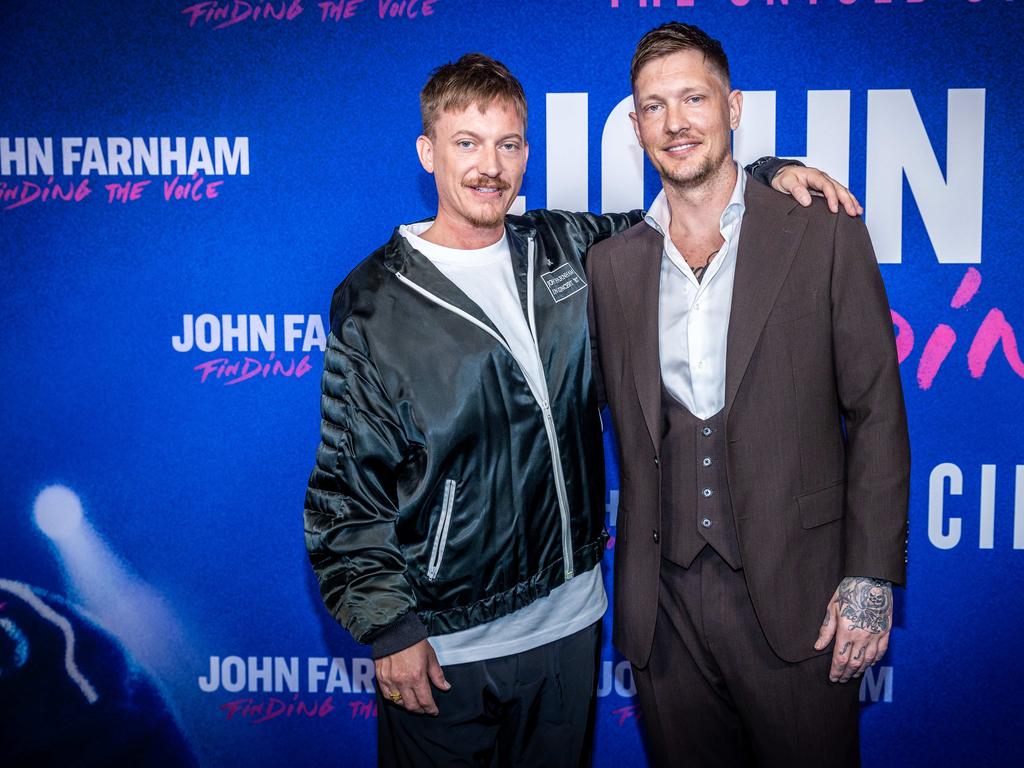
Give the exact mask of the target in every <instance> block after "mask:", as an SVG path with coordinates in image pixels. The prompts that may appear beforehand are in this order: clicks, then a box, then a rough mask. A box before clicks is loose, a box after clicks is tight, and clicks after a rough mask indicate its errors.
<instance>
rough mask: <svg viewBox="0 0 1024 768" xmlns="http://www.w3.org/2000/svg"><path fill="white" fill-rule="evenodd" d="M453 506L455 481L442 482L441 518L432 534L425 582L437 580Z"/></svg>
mask: <svg viewBox="0 0 1024 768" xmlns="http://www.w3.org/2000/svg"><path fill="white" fill-rule="evenodd" d="M453 506H455V481H454V480H445V481H444V498H443V499H442V501H441V517H440V519H439V520H438V521H437V533H435V534H434V547H433V549H431V550H430V562H429V563H428V565H427V580H428V581H433V580H434V579H436V578H437V572H438V571H439V570H441V559H442V558H443V557H444V546H445V544H447V543H448V526H449V525H451V522H452V507H453Z"/></svg>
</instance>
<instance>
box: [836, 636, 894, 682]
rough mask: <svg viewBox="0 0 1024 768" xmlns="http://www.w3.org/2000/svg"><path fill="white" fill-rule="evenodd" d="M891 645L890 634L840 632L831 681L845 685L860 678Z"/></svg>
mask: <svg viewBox="0 0 1024 768" xmlns="http://www.w3.org/2000/svg"><path fill="white" fill-rule="evenodd" d="M888 645H889V634H888V633H887V632H886V633H884V634H881V633H879V634H873V633H871V632H866V631H864V630H860V629H855V630H849V631H843V630H840V632H839V633H838V639H837V640H836V647H835V650H834V651H833V652H832V668H831V669H830V670H829V680H830V681H832V682H833V683H845V682H847V681H848V680H850V679H854V678H859V677H860V676H861V675H863V674H864V673H865V672H866V671H867V670H868V668H869V667H871V665H873V664H874V663H875V662H876V661H878V660H879V659H881V658H882V656H883V655H884V654H885V650H886V649H887V648H888Z"/></svg>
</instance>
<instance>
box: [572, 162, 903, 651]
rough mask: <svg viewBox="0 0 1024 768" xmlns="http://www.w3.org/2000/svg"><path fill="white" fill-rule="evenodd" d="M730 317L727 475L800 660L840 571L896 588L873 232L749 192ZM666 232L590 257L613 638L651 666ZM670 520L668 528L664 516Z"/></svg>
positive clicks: (893, 437) (749, 548)
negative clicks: (609, 444)
mask: <svg viewBox="0 0 1024 768" xmlns="http://www.w3.org/2000/svg"><path fill="white" fill-rule="evenodd" d="M745 203H746V213H745V215H744V218H743V225H742V230H741V233H740V242H739V250H738V255H737V264H736V276H735V284H734V288H733V297H732V310H731V317H730V321H729V334H728V352H727V359H726V381H725V390H726V394H725V417H726V440H727V446H728V450H727V471H728V476H729V484H730V491H731V494H732V504H733V512H734V515H735V519H736V530H737V533H738V536H739V542H740V551H741V553H742V557H743V568H744V572H745V575H746V580H747V585H748V588H749V590H750V596H751V600H752V601H753V604H754V608H755V610H756V612H757V617H758V620H759V621H760V624H761V626H762V628H763V630H764V633H765V636H766V637H767V639H768V642H769V643H770V644H771V647H772V649H773V650H774V651H775V653H776V654H777V655H779V656H780V657H781V658H783V659H785V660H787V661H799V660H802V659H806V658H809V657H811V656H813V655H815V654H816V652H815V650H814V648H813V645H814V642H815V640H816V638H817V635H818V629H819V627H820V625H821V618H822V615H823V614H824V610H825V606H826V605H827V603H828V600H829V598H830V597H831V596H832V593H833V591H834V590H835V588H836V587H837V586H838V584H839V582H840V581H841V580H842V579H843V577H844V576H870V577H874V578H879V579H887V580H889V581H892V582H894V583H897V584H901V583H903V579H904V574H905V562H906V530H907V499H908V493H909V474H910V450H909V441H908V437H907V422H906V413H905V411H904V407H903V392H902V389H901V386H900V374H899V365H898V362H897V359H896V349H895V342H894V338H893V327H892V321H891V318H890V314H889V304H888V301H887V299H886V296H885V289H884V287H883V285H882V279H881V275H880V274H879V271H878V265H877V262H876V261H875V257H874V252H873V250H872V248H871V242H870V240H869V238H868V233H867V229H866V227H865V226H864V223H863V221H861V220H860V219H852V218H849V217H847V216H846V215H844V214H839V215H833V214H831V213H829V211H828V209H827V207H826V206H825V205H824V204H823V203H821V202H820V201H817V200H816V202H815V204H814V205H812V206H811V207H810V208H803V207H801V206H800V205H798V204H797V203H796V202H794V201H793V199H792V198H791V197H788V196H786V195H782V194H780V193H778V192H775V191H774V190H772V189H770V188H769V187H766V186H763V185H761V184H756V183H752V182H750V181H749V179H748V183H747V185H746V195H745ZM661 257H662V237H661V235H660V234H658V233H657V232H656V231H655V230H654V229H652V228H651V227H650V226H649V225H647V224H645V223H641V224H638V225H636V226H634V227H632V228H631V229H629V230H627V231H626V232H624V233H622V234H620V235H618V236H615V237H613V238H611V239H609V240H605V241H604V242H602V243H600V244H599V245H596V246H594V248H592V249H591V251H590V256H589V259H588V264H587V272H588V274H589V282H590V329H591V345H592V349H593V353H594V377H595V380H596V382H597V385H598V389H599V395H600V397H601V401H602V402H605V401H607V403H608V404H609V406H610V409H611V414H612V420H613V422H614V425H615V431H616V434H617V437H618V442H619V451H620V456H621V485H622V487H621V491H620V496H619V512H618V526H617V539H616V546H615V616H614V638H613V639H614V642H615V644H616V645H617V646H618V648H619V650H621V651H622V653H623V654H625V656H626V657H627V658H628V659H629V660H630V661H631V662H633V663H634V664H636V665H637V666H640V667H643V666H645V665H646V663H647V659H648V657H649V656H650V651H651V643H652V640H653V637H654V623H655V618H656V616H657V607H658V590H659V568H660V560H661V558H660V543H659V541H660V536H659V535H658V532H659V531H660V530H661V529H662V528H663V527H665V526H667V525H671V524H672V522H673V521H671V520H669V519H663V518H662V513H661V503H660V498H659V496H660V487H661V482H660V472H661V466H660V462H659V450H660V434H661V429H660V420H661V369H660V362H659V357H658V288H659V266H660V263H661ZM676 524H679V521H677V522H676Z"/></svg>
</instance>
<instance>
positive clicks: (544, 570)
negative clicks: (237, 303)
mask: <svg viewBox="0 0 1024 768" xmlns="http://www.w3.org/2000/svg"><path fill="white" fill-rule="evenodd" d="M784 164H786V163H785V162H784V161H777V160H775V159H774V158H770V159H764V160H763V161H758V162H757V163H755V164H752V165H751V166H748V170H749V171H751V172H752V173H753V174H754V177H755V178H756V179H758V180H759V181H762V182H764V183H767V182H768V181H770V179H771V178H772V176H773V175H774V174H775V173H776V171H777V170H778V169H779V168H780V167H782V165H784ZM641 219H642V213H641V212H640V211H633V212H631V213H628V214H606V215H602V216H598V215H594V214H589V213H566V212H564V211H544V210H540V211H531V212H528V213H526V214H525V215H523V216H508V217H506V234H507V237H508V240H509V245H510V250H511V255H512V262H513V272H514V275H515V278H516V284H517V287H518V289H519V297H520V301H521V302H522V304H523V311H524V313H525V314H526V316H527V319H528V321H529V324H530V328H531V331H532V332H533V335H534V338H535V341H536V343H537V347H538V350H539V353H540V359H541V362H542V365H543V369H544V375H545V381H544V382H531V381H528V380H527V378H526V376H525V375H524V373H523V371H522V369H521V368H520V367H519V365H518V364H517V363H516V361H515V359H514V358H513V357H512V355H511V353H510V352H509V351H508V349H507V347H506V346H505V343H504V340H503V339H502V338H501V334H500V332H499V331H498V330H497V329H496V328H495V327H494V325H493V324H492V323H491V322H490V320H489V319H488V318H487V316H486V315H485V314H484V313H483V312H482V311H481V310H480V309H479V308H478V307H477V306H476V305H475V304H474V303H473V302H472V301H471V300H470V299H469V298H468V297H467V296H466V295H465V294H463V293H462V292H461V291H460V290H459V289H458V288H457V287H456V286H455V285H454V284H453V283H452V282H451V281H450V280H448V278H446V277H445V276H444V275H443V274H442V273H441V272H440V271H439V270H438V269H437V268H436V267H435V266H434V265H433V264H432V263H431V262H430V261H429V260H428V259H427V258H426V257H425V256H423V254H421V253H419V252H418V251H416V250H414V249H413V248H412V247H411V246H410V245H409V244H408V241H406V240H405V238H403V237H402V236H401V235H400V234H399V233H398V230H397V229H396V230H395V232H394V234H393V235H392V237H391V240H390V241H389V242H388V243H387V244H385V245H384V246H383V247H381V248H379V249H378V250H376V251H375V252H374V253H372V254H371V255H370V256H369V257H368V258H367V259H365V260H364V261H363V262H361V263H360V264H359V265H358V266H357V267H356V268H355V269H354V270H353V271H352V272H351V274H350V275H349V276H348V277H347V278H346V279H345V281H344V282H343V283H342V284H341V285H340V286H338V288H337V289H336V290H335V292H334V297H333V300H332V302H331V315H330V326H331V329H330V334H329V336H328V340H327V349H326V352H325V355H324V373H323V378H322V382H321V388H322V397H321V406H320V410H321V428H320V435H321V440H320V445H319V448H318V450H317V455H316V466H315V468H314V469H313V472H312V474H311V475H310V478H309V485H308V488H307V491H306V499H305V515H304V517H305V539H306V548H307V550H308V552H309V557H310V561H311V564H312V566H313V569H314V571H315V572H316V575H317V578H318V581H319V584H320V591H321V594H322V596H323V599H324V603H325V604H326V606H327V608H328V610H329V611H330V612H331V614H332V615H333V616H334V617H335V618H336V619H337V620H338V621H340V622H341V624H342V625H344V626H345V627H346V628H347V629H348V630H349V632H351V634H352V635H353V637H354V638H355V639H356V640H357V641H359V642H363V643H372V644H373V656H374V658H380V657H382V656H386V655H389V654H391V653H395V652H397V651H400V650H402V649H403V648H406V647H408V646H410V645H413V644H414V643H416V642H418V641H419V640H422V639H423V638H425V637H427V636H429V635H441V634H448V633H451V632H457V631H459V630H463V629H467V628H469V627H473V626H477V625H479V624H483V623H485V622H487V621H491V620H493V619H496V618H499V617H501V616H505V615H507V614H509V613H512V612H513V611H515V610H518V609H519V608H523V607H524V606H526V605H529V604H530V603H531V602H533V601H534V600H536V599H537V598H539V597H543V596H545V595H547V594H548V593H549V592H550V591H551V590H552V589H554V588H555V587H557V586H559V585H560V584H562V583H564V582H565V581H566V580H567V579H568V578H572V577H573V576H575V575H578V574H581V573H584V572H586V571H588V570H590V569H591V568H595V567H597V566H598V565H599V564H600V562H601V557H602V555H603V553H604V549H605V543H606V541H607V533H606V532H605V529H604V495H605V485H604V462H603V450H604V449H603V442H602V439H601V424H600V420H599V415H598V407H597V399H596V395H595V392H594V388H593V385H592V378H591V370H590V360H591V358H590V345H589V340H588V333H587V319H586V318H587V315H586V309H587V290H586V283H585V280H586V271H585V269H584V267H583V259H584V257H585V254H586V252H587V249H588V248H589V247H590V246H591V245H592V244H594V243H595V242H597V241H598V240H600V239H603V238H605V237H608V236H610V235H612V234H614V233H616V232H619V231H622V230H625V229H628V228H629V227H630V226H632V225H633V224H636V223H637V222H638V221H640V220H641Z"/></svg>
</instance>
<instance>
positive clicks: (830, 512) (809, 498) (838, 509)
mask: <svg viewBox="0 0 1024 768" xmlns="http://www.w3.org/2000/svg"><path fill="white" fill-rule="evenodd" d="M845 498H846V483H845V482H844V481H842V480H840V481H839V482H838V483H835V484H833V485H830V486H828V487H826V488H821V489H820V490H817V491H812V492H811V493H805V494H803V495H802V496H797V497H796V503H797V506H798V507H799V508H800V525H801V527H803V528H805V529H807V528H817V527H818V526H819V525H825V524H826V523H831V522H834V521H836V520H839V519H841V518H842V516H843V503H844V500H845Z"/></svg>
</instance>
